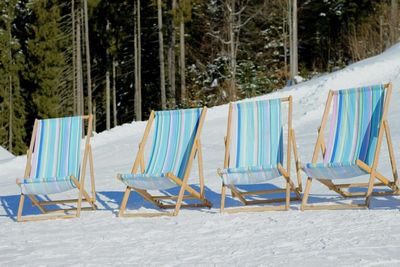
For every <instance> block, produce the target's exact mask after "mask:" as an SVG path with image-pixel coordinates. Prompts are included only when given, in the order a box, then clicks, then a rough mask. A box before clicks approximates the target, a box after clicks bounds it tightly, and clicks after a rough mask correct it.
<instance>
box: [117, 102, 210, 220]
mask: <svg viewBox="0 0 400 267" xmlns="http://www.w3.org/2000/svg"><path fill="white" fill-rule="evenodd" d="M206 112H207V108H203V109H199V108H196V109H186V110H172V111H157V112H154V111H152V112H151V114H150V118H149V121H148V123H147V126H146V129H145V132H144V136H143V139H142V141H141V142H140V144H139V151H138V153H137V156H136V160H135V162H134V164H133V167H132V171H131V173H128V174H118V175H117V179H118V180H120V181H122V182H123V183H124V184H125V185H126V190H125V194H124V197H123V199H122V201H121V205H120V209H119V216H120V217H155V216H176V215H178V213H179V210H180V208H181V207H208V208H211V203H210V202H209V201H208V200H207V199H206V198H205V196H204V176H203V161H202V153H201V144H200V132H201V129H202V126H203V122H204V119H205V116H206ZM153 123H154V132H153V137H152V145H151V150H150V155H149V159H148V161H147V164H146V165H145V157H144V149H145V145H146V143H147V138H148V136H149V133H150V129H151V127H152V125H153ZM196 155H197V159H198V168H199V180H200V192H198V191H196V190H195V189H193V188H192V187H191V186H189V185H188V178H189V175H190V172H191V169H192V163H193V160H194V158H195V157H196ZM145 166H146V167H145ZM139 167H140V172H139ZM174 187H180V190H179V194H178V195H171V194H168V193H167V192H166V191H165V190H167V189H170V188H174ZM131 190H134V191H136V192H137V193H138V194H139V195H141V196H142V197H143V198H144V199H145V200H147V201H149V202H150V203H152V204H154V205H155V206H157V207H158V208H160V209H171V208H172V209H174V211H173V212H157V213H154V212H153V213H138V212H130V213H129V212H125V211H126V205H127V202H128V199H129V195H130V193H131ZM149 190H155V191H163V192H164V193H165V194H163V195H158V196H154V195H151V194H150V193H149V192H148V191H149ZM185 192H188V194H185ZM186 199H195V200H197V201H199V202H200V203H197V204H184V203H182V202H183V200H186ZM166 201H174V202H175V204H168V203H165V202H166Z"/></svg>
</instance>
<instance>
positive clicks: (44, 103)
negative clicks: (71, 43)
mask: <svg viewBox="0 0 400 267" xmlns="http://www.w3.org/2000/svg"><path fill="white" fill-rule="evenodd" d="M30 8H31V11H32V16H33V17H34V18H33V23H32V24H31V25H29V30H30V35H31V36H30V38H29V40H28V42H27V55H26V63H27V64H26V70H25V77H24V78H25V79H26V81H27V86H29V93H30V97H31V99H32V103H31V105H32V108H33V110H32V111H33V112H34V113H35V115H36V116H37V117H39V118H50V117H59V116H62V115H66V111H65V109H64V108H63V106H62V105H61V104H62V102H63V99H62V95H63V94H62V92H60V91H61V90H60V84H61V82H62V81H63V80H64V79H65V77H64V76H63V74H64V72H65V70H66V68H67V64H66V58H65V54H64V51H65V50H66V49H67V44H68V43H67V42H66V40H67V38H66V37H65V34H64V33H63V31H62V30H61V29H60V25H59V22H60V19H61V14H60V7H59V5H58V1H57V0H35V1H33V2H31V3H30Z"/></svg>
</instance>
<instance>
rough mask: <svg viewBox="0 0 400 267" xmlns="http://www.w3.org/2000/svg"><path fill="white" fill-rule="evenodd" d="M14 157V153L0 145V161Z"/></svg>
mask: <svg viewBox="0 0 400 267" xmlns="http://www.w3.org/2000/svg"><path fill="white" fill-rule="evenodd" d="M12 158H14V155H13V154H11V153H10V152H9V151H7V150H6V149H5V148H3V147H2V146H0V162H1V161H5V160H9V159H12Z"/></svg>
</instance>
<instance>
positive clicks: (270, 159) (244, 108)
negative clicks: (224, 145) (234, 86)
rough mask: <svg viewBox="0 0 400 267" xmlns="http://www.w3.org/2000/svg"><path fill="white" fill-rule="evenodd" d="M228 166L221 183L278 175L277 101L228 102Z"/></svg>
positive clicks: (280, 144) (280, 153) (279, 122)
mask: <svg viewBox="0 0 400 267" xmlns="http://www.w3.org/2000/svg"><path fill="white" fill-rule="evenodd" d="M229 134H230V151H229V153H230V158H229V166H230V167H229V168H228V169H224V170H222V171H221V174H222V179H223V181H224V183H225V184H255V183H261V182H265V181H267V180H270V179H273V178H276V177H279V176H281V174H280V172H279V171H278V169H277V166H278V163H281V164H282V163H283V156H284V153H283V127H282V113H281V100H280V99H272V100H262V101H252V102H241V103H234V104H232V114H231V126H230V133H229Z"/></svg>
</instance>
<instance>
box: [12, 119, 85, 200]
mask: <svg viewBox="0 0 400 267" xmlns="http://www.w3.org/2000/svg"><path fill="white" fill-rule="evenodd" d="M82 127H83V126H82V117H67V118H59V119H46V120H39V121H38V125H37V133H36V139H35V145H34V149H33V155H32V162H31V165H32V167H31V172H30V175H29V178H28V179H20V184H21V188H22V192H23V193H24V194H36V195H48V194H54V193H59V192H63V191H66V190H70V189H72V188H75V185H74V183H73V182H72V180H71V178H70V177H71V176H74V177H75V178H76V179H78V180H79V178H80V177H79V172H80V162H81V141H82Z"/></svg>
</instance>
